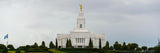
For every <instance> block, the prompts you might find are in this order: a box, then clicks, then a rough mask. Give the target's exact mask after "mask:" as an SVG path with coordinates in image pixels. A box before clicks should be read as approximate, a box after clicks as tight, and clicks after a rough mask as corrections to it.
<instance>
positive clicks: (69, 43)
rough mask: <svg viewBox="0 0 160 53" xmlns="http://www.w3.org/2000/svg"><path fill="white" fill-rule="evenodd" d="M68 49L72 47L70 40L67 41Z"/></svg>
mask: <svg viewBox="0 0 160 53" xmlns="http://www.w3.org/2000/svg"><path fill="white" fill-rule="evenodd" d="M68 47H69V48H71V47H72V42H71V40H70V39H69V41H68Z"/></svg>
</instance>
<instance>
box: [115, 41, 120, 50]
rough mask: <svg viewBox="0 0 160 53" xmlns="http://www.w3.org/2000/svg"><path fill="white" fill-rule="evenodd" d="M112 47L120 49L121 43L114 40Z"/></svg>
mask: <svg viewBox="0 0 160 53" xmlns="http://www.w3.org/2000/svg"><path fill="white" fill-rule="evenodd" d="M114 49H115V50H120V49H121V44H119V43H118V41H116V42H115V44H114Z"/></svg>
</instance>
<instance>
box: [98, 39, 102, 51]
mask: <svg viewBox="0 0 160 53" xmlns="http://www.w3.org/2000/svg"><path fill="white" fill-rule="evenodd" d="M101 47H102V45H101V39H99V49H101Z"/></svg>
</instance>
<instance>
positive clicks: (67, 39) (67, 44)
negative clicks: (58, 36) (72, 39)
mask: <svg viewBox="0 0 160 53" xmlns="http://www.w3.org/2000/svg"><path fill="white" fill-rule="evenodd" d="M68 42H69V41H68V39H67V41H66V48H68V45H69V43H68Z"/></svg>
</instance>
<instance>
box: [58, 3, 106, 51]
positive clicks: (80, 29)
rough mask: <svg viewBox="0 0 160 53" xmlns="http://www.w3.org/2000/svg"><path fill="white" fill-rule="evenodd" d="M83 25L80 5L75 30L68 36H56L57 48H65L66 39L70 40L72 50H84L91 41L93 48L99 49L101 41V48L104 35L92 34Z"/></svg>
mask: <svg viewBox="0 0 160 53" xmlns="http://www.w3.org/2000/svg"><path fill="white" fill-rule="evenodd" d="M85 23H86V22H85V17H84V13H83V11H82V5H80V13H79V15H78V17H77V27H76V29H74V30H72V31H70V32H69V34H57V41H58V46H59V47H61V48H66V42H67V39H68V40H69V39H70V40H71V43H72V46H73V47H74V48H85V47H87V46H88V45H89V40H90V39H91V40H92V42H93V48H99V40H101V47H103V46H104V42H105V35H104V34H94V33H93V32H91V31H89V30H88V29H87V28H86V27H85ZM94 27H95V26H94Z"/></svg>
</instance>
